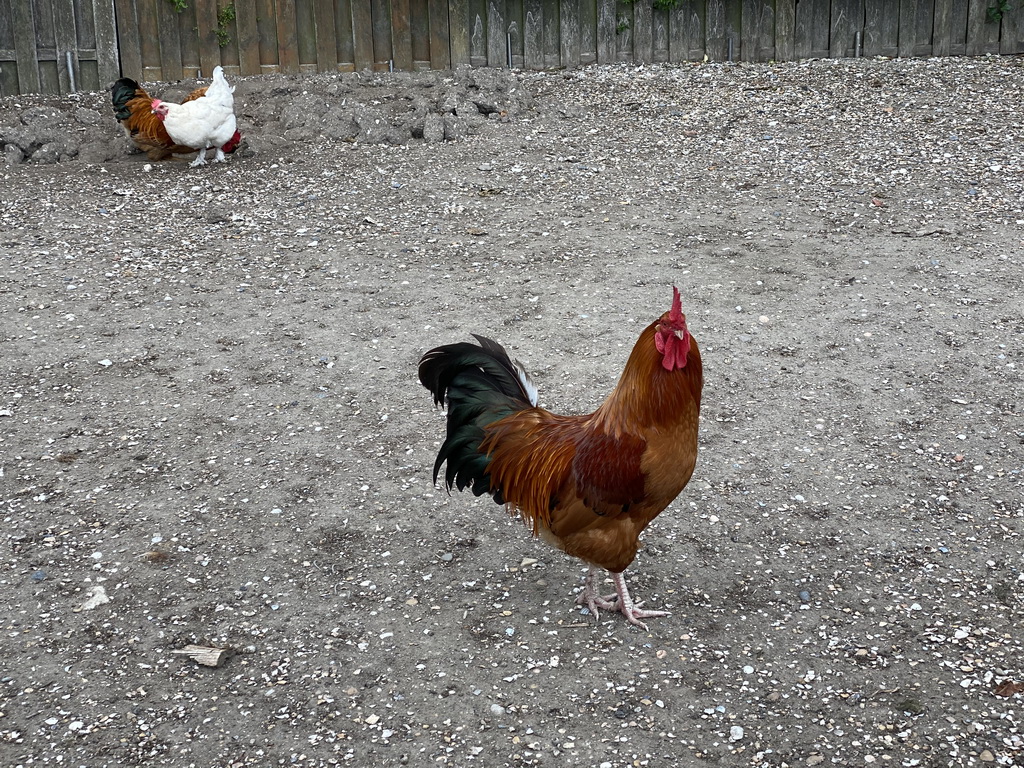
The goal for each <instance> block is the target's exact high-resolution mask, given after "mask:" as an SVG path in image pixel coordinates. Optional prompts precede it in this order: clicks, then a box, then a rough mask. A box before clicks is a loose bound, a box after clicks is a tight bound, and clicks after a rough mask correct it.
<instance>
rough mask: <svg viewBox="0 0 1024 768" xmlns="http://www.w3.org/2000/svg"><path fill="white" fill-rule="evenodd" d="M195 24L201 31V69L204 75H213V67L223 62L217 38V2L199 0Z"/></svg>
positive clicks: (199, 31)
mask: <svg viewBox="0 0 1024 768" xmlns="http://www.w3.org/2000/svg"><path fill="white" fill-rule="evenodd" d="M195 13H196V19H195V26H196V29H197V30H198V33H199V69H200V71H201V72H202V76H203V77H211V76H212V75H213V68H214V67H216V66H217V65H218V64H220V63H221V56H220V45H219V44H218V40H217V3H216V2H214V0H197V1H196V3H195Z"/></svg>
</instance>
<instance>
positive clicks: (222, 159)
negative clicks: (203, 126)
mask: <svg viewBox="0 0 1024 768" xmlns="http://www.w3.org/2000/svg"><path fill="white" fill-rule="evenodd" d="M227 161H228V159H227V158H226V157H224V150H223V149H221V148H220V147H217V154H216V155H215V156H214V158H213V162H215V163H226V162H227Z"/></svg>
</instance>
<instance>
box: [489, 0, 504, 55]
mask: <svg viewBox="0 0 1024 768" xmlns="http://www.w3.org/2000/svg"><path fill="white" fill-rule="evenodd" d="M505 41H506V39H505V0H487V66H489V67H504V66H507V55H508V54H507V52H506V50H505Z"/></svg>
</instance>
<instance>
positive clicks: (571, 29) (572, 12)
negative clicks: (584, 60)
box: [558, 0, 580, 68]
mask: <svg viewBox="0 0 1024 768" xmlns="http://www.w3.org/2000/svg"><path fill="white" fill-rule="evenodd" d="M559 20H560V23H559V26H558V59H559V63H560V64H561V65H562V66H563V67H567V68H568V67H577V66H579V63H580V0H559Z"/></svg>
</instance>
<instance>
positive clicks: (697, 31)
mask: <svg viewBox="0 0 1024 768" xmlns="http://www.w3.org/2000/svg"><path fill="white" fill-rule="evenodd" d="M705 13H706V8H705V5H704V0H689V2H688V3H687V18H686V36H687V38H689V41H690V54H689V55H688V56H687V58H688V59H689V60H690V61H703V60H704V57H705V56H706V55H707V46H706V43H705V30H706V27H705V24H704V19H705Z"/></svg>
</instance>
